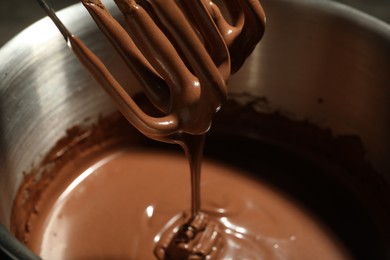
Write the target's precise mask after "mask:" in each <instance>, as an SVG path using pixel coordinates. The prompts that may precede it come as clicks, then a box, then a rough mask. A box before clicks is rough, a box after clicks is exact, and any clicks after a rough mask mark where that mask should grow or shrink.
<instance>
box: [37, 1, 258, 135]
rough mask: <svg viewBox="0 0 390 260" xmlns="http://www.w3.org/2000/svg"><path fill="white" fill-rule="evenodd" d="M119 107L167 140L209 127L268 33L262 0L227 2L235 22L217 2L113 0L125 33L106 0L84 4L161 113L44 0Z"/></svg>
mask: <svg viewBox="0 0 390 260" xmlns="http://www.w3.org/2000/svg"><path fill="white" fill-rule="evenodd" d="M37 1H38V2H39V3H40V5H41V6H42V8H43V9H44V10H45V11H46V13H47V14H48V16H49V17H50V18H51V19H52V20H53V22H54V24H55V25H56V26H57V27H58V29H59V30H60V32H61V33H62V35H63V36H64V38H65V40H66V41H67V42H68V44H69V46H70V47H71V48H72V50H73V51H74V53H75V54H76V55H77V57H78V58H79V59H80V61H81V62H82V63H83V64H84V65H85V67H86V68H87V69H88V70H89V71H90V72H91V74H92V76H93V77H94V78H95V79H96V80H97V81H98V82H99V84H100V85H101V86H102V87H103V88H104V89H105V91H106V92H107V93H108V94H109V95H110V96H111V97H112V98H113V100H114V101H115V103H116V105H117V106H118V109H119V110H120V111H121V112H122V114H123V115H124V116H125V117H126V118H127V119H128V120H129V122H130V123H131V124H133V125H134V126H135V127H136V128H137V129H138V130H140V131H141V132H142V133H144V134H145V135H147V136H149V137H151V138H154V139H158V140H163V141H167V139H170V138H172V136H174V135H175V134H177V133H188V134H193V135H199V134H203V133H205V132H206V131H207V130H208V129H209V127H210V124H211V121H212V117H213V116H214V114H215V112H216V111H217V110H218V109H219V108H220V106H221V104H222V103H223V101H224V100H225V99H226V95H227V89H226V83H227V81H228V79H229V76H230V74H231V73H232V72H235V71H237V70H238V68H239V67H240V66H241V65H242V63H243V62H244V60H245V58H246V57H247V56H248V55H249V54H250V53H251V52H252V50H253V48H254V47H255V46H256V44H257V43H258V41H259V40H260V39H261V37H262V35H263V32H264V23H265V18H264V13H263V10H262V8H261V6H260V4H259V2H258V1H253V0H234V1H232V0H229V1H227V0H226V3H225V5H226V9H227V10H229V14H230V16H231V18H232V20H233V21H234V25H231V24H229V23H228V22H227V20H226V19H225V18H224V17H223V16H222V14H221V11H220V9H219V8H218V6H217V5H216V4H214V3H213V2H212V1H210V0H186V1H174V0H164V1H162V0H137V1H135V0H114V1H115V3H116V5H117V6H118V7H119V9H120V10H121V11H122V13H123V15H124V17H125V18H126V21H127V24H128V26H129V28H128V30H127V31H126V30H125V29H124V28H123V27H122V26H121V25H120V24H119V23H118V22H117V21H116V20H115V18H113V17H112V16H111V15H110V14H109V12H108V11H107V10H106V8H105V6H104V5H103V4H102V2H101V1H99V0H82V3H83V4H84V6H85V7H86V9H87V10H88V11H89V13H90V14H91V16H92V18H93V19H94V20H95V22H96V24H97V25H98V26H99V27H100V29H101V31H102V32H103V33H104V34H105V35H106V36H107V38H108V39H109V40H110V41H111V43H112V45H113V46H114V47H115V48H116V50H117V51H118V53H119V54H120V55H121V57H122V58H123V59H124V61H125V62H126V64H127V66H128V67H129V69H130V70H132V71H133V73H134V74H135V75H136V76H137V78H138V80H139V81H140V82H141V83H142V85H143V87H144V91H145V94H146V95H147V97H148V98H149V100H150V101H151V103H152V104H153V105H154V106H155V107H156V108H158V109H159V110H160V111H162V114H163V115H162V116H161V117H152V116H150V115H148V114H146V113H144V112H143V110H142V108H140V107H139V106H138V105H137V104H136V103H135V102H134V101H133V100H132V98H131V97H130V96H129V95H128V94H127V93H126V91H125V90H124V89H123V88H122V87H121V85H120V84H119V83H118V81H116V79H115V78H114V77H113V76H112V75H111V73H110V72H109V70H108V69H107V68H106V67H105V66H104V64H103V63H102V62H101V61H100V59H99V58H98V57H97V56H96V55H95V54H94V53H92V52H91V51H90V50H89V49H88V47H87V46H86V45H85V44H84V43H83V42H82V41H81V40H79V39H78V38H77V37H76V36H74V35H72V34H71V33H70V32H69V31H68V29H67V28H66V27H65V26H64V25H63V23H62V22H61V21H60V19H59V18H58V17H57V16H56V14H55V11H54V10H53V8H51V7H50V5H49V4H48V3H47V2H46V1H45V0H37Z"/></svg>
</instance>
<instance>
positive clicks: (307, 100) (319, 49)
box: [0, 0, 390, 259]
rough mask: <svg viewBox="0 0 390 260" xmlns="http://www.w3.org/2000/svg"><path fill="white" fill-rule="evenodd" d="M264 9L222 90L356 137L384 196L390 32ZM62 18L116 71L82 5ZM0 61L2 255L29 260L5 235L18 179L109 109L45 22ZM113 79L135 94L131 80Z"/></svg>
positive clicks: (328, 15) (328, 16)
mask: <svg viewBox="0 0 390 260" xmlns="http://www.w3.org/2000/svg"><path fill="white" fill-rule="evenodd" d="M262 3H263V5H264V9H265V10H266V13H267V19H268V24H267V31H266V34H265V37H264V40H263V41H262V43H261V44H260V45H259V47H258V48H257V49H256V50H255V51H254V53H253V54H252V56H251V57H250V59H249V60H248V61H247V62H246V64H245V66H244V68H243V69H242V70H241V71H240V72H239V73H238V74H237V75H235V76H234V77H233V78H232V79H231V81H230V83H229V84H230V86H229V90H230V92H231V93H241V92H246V93H250V94H251V95H252V96H259V97H266V98H267V100H268V102H269V104H270V106H271V107H272V108H273V109H275V110H279V111H285V112H286V113H288V114H289V115H291V117H292V118H293V119H294V120H308V121H310V122H313V123H315V124H316V125H317V126H318V127H320V128H327V129H331V131H332V132H333V133H334V134H335V135H355V136H359V137H360V140H361V141H362V145H363V146H364V149H365V151H366V159H367V160H368V161H369V162H370V164H371V165H372V166H373V167H374V168H375V171H376V172H378V174H379V175H380V177H381V178H382V181H383V182H384V185H386V187H389V189H390V26H389V25H388V24H385V23H383V22H381V21H379V20H377V19H374V18H372V17H370V16H368V15H365V14H363V13H361V12H358V11H356V10H354V9H351V8H349V7H346V6H344V5H341V4H337V3H334V2H330V1H312V0H262ZM108 5H109V6H111V8H112V7H113V6H112V4H110V3H108ZM112 10H113V12H114V13H116V11H114V10H115V9H112ZM60 17H61V19H62V20H63V21H64V22H65V24H66V25H67V26H68V27H69V29H70V30H71V31H72V32H73V33H74V34H76V35H78V36H79V37H80V38H81V39H82V40H84V41H85V42H86V43H87V45H89V46H90V47H91V48H92V49H93V50H94V51H95V52H96V53H98V54H99V55H100V56H101V57H102V59H103V60H104V61H105V62H106V63H108V64H109V65H108V66H109V67H116V68H118V67H119V66H118V64H120V63H118V57H117V56H116V55H115V54H112V52H111V51H108V50H110V49H109V47H108V46H109V44H108V42H107V41H106V40H105V39H104V37H103V36H102V34H101V33H100V32H98V30H97V27H96V25H95V24H94V23H93V21H92V20H91V18H90V17H89V15H88V14H87V12H86V11H85V10H84V8H83V7H82V6H81V5H74V6H71V7H69V8H67V9H65V10H62V11H61V12H60ZM0 61H1V64H0V223H1V224H2V225H0V248H2V249H3V250H4V251H6V252H8V254H10V255H13V256H18V257H19V258H31V257H33V255H32V254H31V252H29V251H28V250H27V249H26V248H24V247H23V246H21V244H19V243H18V242H17V241H16V240H15V239H14V238H13V237H12V236H11V235H10V234H9V233H8V231H7V230H9V228H10V217H11V210H12V205H13V199H14V197H15V194H16V192H17V190H18V187H19V185H20V183H21V181H22V178H23V172H25V171H28V170H29V169H31V167H33V166H34V165H37V164H39V162H40V159H41V158H42V156H44V155H45V153H46V152H47V151H48V150H49V149H50V148H51V147H52V146H53V145H54V144H55V142H56V141H57V140H58V139H59V138H60V137H62V136H63V135H64V133H65V130H66V129H67V128H69V127H70V126H73V125H77V124H80V123H82V122H83V120H84V119H85V118H87V117H92V118H97V117H98V115H105V114H109V113H111V112H113V111H114V110H115V108H114V106H113V104H112V102H111V101H110V100H109V99H108V98H107V97H106V95H105V94H104V92H103V91H102V90H101V89H100V88H99V87H98V86H97V85H96V84H95V82H94V81H93V79H92V78H91V77H90V76H89V75H88V73H87V72H86V71H85V69H84V68H83V67H82V66H80V64H79V63H78V61H77V60H76V58H75V57H74V56H73V55H72V53H71V51H70V50H69V49H68V48H67V46H66V44H65V42H64V41H63V39H62V37H61V36H60V34H59V33H58V31H57V29H56V28H55V27H54V25H53V24H52V23H51V21H49V20H48V19H47V18H45V19H43V20H41V21H39V22H37V23H35V24H34V25H32V26H30V27H29V28H27V29H26V30H25V31H23V32H22V33H20V34H19V35H18V36H17V37H15V38H14V39H12V40H11V41H10V42H9V43H7V44H6V45H5V46H4V47H3V48H2V49H1V50H0ZM115 74H116V75H117V76H118V78H120V80H121V81H122V82H124V84H125V85H128V86H131V88H132V89H134V91H136V90H137V89H138V86H137V84H136V83H134V82H133V79H132V76H131V75H128V74H127V73H125V72H124V71H123V70H117V71H116V72H115ZM369 178H370V176H369ZM373 178H374V177H373ZM382 199H383V198H382ZM387 206H389V204H387ZM388 211H389V207H387V209H386V208H385V209H384V212H385V213H383V214H385V215H386V213H388ZM387 216H389V215H387ZM384 230H385V231H386V230H387V231H388V229H384ZM385 231H384V232H385ZM386 239H388V235H387V236H386V234H385V235H384V240H385V244H386V245H387V247H389V244H388V242H389V241H390V240H386ZM387 253H388V252H387ZM384 259H385V258H384Z"/></svg>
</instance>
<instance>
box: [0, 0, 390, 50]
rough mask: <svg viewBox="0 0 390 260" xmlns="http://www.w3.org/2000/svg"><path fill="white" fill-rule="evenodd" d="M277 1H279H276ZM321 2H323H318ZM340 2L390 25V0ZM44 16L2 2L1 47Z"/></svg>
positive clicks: (24, 1)
mask: <svg viewBox="0 0 390 260" xmlns="http://www.w3.org/2000/svg"><path fill="white" fill-rule="evenodd" d="M48 1H49V2H50V3H51V5H52V6H53V7H54V9H55V10H60V9H62V8H64V7H66V6H69V5H72V4H75V3H79V2H80V0H48ZM275 1H277V0H275ZM318 1H321V0H318ZM327 1H338V2H342V3H345V4H347V5H350V6H353V7H355V8H356V9H359V10H361V11H364V12H366V13H368V14H371V15H373V16H376V17H378V18H380V19H381V20H383V21H386V22H387V23H390V0H327ZM43 16H44V12H43V11H42V10H41V9H40V7H39V5H38V3H37V2H36V0H0V46H2V45H3V44H4V43H6V42H7V41H8V40H9V39H10V38H12V37H13V36H15V35H16V34H17V33H18V32H20V31H21V30H23V29H24V28H26V27H27V26H29V25H30V24H32V23H34V22H35V21H37V20H39V19H40V18H42V17H43Z"/></svg>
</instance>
